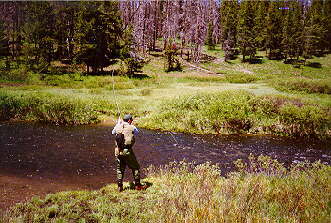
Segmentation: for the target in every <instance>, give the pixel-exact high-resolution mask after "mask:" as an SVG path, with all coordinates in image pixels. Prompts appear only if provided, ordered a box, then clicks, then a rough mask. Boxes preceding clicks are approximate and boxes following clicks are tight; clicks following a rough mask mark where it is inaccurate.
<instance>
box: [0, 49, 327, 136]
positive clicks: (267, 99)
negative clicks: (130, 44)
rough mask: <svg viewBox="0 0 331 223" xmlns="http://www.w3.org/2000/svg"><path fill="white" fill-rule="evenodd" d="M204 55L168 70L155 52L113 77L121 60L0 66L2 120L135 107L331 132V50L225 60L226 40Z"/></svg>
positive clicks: (73, 116)
mask: <svg viewBox="0 0 331 223" xmlns="http://www.w3.org/2000/svg"><path fill="white" fill-rule="evenodd" d="M203 53H205V54H206V55H209V57H210V58H212V59H208V60H206V61H202V62H201V63H199V64H193V63H192V62H190V61H189V62H188V61H185V60H183V59H180V60H181V62H182V63H183V71H181V72H179V71H176V72H170V73H167V72H165V71H164V63H165V58H164V56H163V53H162V52H151V54H150V55H146V57H147V59H148V61H149V63H148V64H146V66H145V67H144V68H143V74H140V75H138V76H137V77H135V78H129V77H125V76H117V75H115V76H113V75H112V74H117V73H116V69H117V68H118V66H119V65H118V64H115V65H113V66H110V67H108V68H107V69H106V70H107V72H108V73H107V72H106V73H104V74H103V75H100V76H93V75H84V74H82V73H79V71H77V72H76V73H74V72H73V73H65V74H60V73H59V72H55V73H49V74H36V73H31V72H27V70H26V69H25V68H24V66H23V65H22V66H21V67H20V66H19V67H18V68H17V69H16V70H12V71H6V72H9V73H6V72H5V73H3V72H2V73H1V72H0V109H1V111H0V118H1V119H2V120H11V119H15V120H32V121H42V122H49V123H56V124H89V123H95V122H99V121H100V120H102V119H104V118H106V117H108V118H109V117H111V118H114V119H116V116H117V115H118V114H119V113H121V114H124V113H131V114H133V115H134V116H135V118H136V121H137V125H139V126H140V127H145V128H152V129H162V130H165V131H181V132H190V133H249V134H260V133H262V134H264V133H267V134H269V133H272V134H282V135H290V136H314V137H315V136H318V137H325V136H330V116H331V113H330V110H331V94H330V89H331V84H330V74H331V55H326V56H325V57H320V58H317V57H314V58H313V59H311V63H316V64H320V65H321V66H319V67H311V66H301V67H300V68H295V67H293V66H292V65H291V64H284V63H283V61H274V60H268V59H267V58H266V57H265V55H264V52H258V54H259V55H258V56H261V57H262V60H261V63H260V64H249V63H242V62H241V57H240V56H239V57H237V58H236V59H234V60H231V61H229V62H224V58H223V56H224V54H223V51H222V50H221V48H220V46H217V47H216V49H215V50H207V49H204V52H203ZM307 64H308V63H307ZM113 71H114V72H113ZM238 90H243V91H238ZM224 91H227V92H225V93H222V92H224Z"/></svg>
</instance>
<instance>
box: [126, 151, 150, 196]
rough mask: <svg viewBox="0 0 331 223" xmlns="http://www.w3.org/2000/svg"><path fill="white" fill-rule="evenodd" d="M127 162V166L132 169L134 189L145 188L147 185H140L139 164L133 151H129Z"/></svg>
mask: <svg viewBox="0 0 331 223" xmlns="http://www.w3.org/2000/svg"><path fill="white" fill-rule="evenodd" d="M127 164H128V166H129V168H130V169H131V170H132V174H133V178H134V184H135V189H136V190H145V189H146V188H147V187H146V186H142V185H141V183H140V165H139V163H138V161H137V158H136V156H135V154H134V152H133V151H131V152H130V155H129V156H128V159H127Z"/></svg>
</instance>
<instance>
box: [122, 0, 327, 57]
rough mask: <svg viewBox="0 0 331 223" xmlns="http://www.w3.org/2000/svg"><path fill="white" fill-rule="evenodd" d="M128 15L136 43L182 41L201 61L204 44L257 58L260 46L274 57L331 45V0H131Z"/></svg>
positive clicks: (150, 45)
mask: <svg viewBox="0 0 331 223" xmlns="http://www.w3.org/2000/svg"><path fill="white" fill-rule="evenodd" d="M120 5H121V12H122V18H123V21H124V23H125V24H131V25H132V27H133V36H134V40H135V44H136V47H137V48H139V49H141V50H155V42H156V41H157V40H158V39H159V38H162V39H163V40H164V49H166V48H167V44H169V42H174V41H176V43H177V45H176V47H177V48H179V49H180V50H184V49H187V50H188V51H189V52H190V55H191V57H192V58H189V59H193V60H196V61H198V60H199V58H200V56H201V51H202V46H204V45H205V44H207V45H208V47H209V49H212V48H213V47H215V44H222V48H223V50H224V51H225V59H226V60H229V59H232V58H233V57H234V56H235V55H236V54H238V53H241V54H242V55H243V60H244V61H245V60H247V57H248V60H250V61H252V60H254V57H255V55H256V52H257V51H258V50H265V51H266V52H267V55H268V57H269V58H270V59H288V58H290V59H291V58H299V57H301V56H302V57H304V58H311V56H313V55H316V56H321V55H323V54H324V53H326V52H328V51H330V50H331V1H329V0H312V1H310V0H288V1H286V0H280V1H260V0H242V1H239V0H223V1H218V0H198V1H197V0H181V1H173V0H145V1H140V0H128V1H123V2H121V4H120Z"/></svg>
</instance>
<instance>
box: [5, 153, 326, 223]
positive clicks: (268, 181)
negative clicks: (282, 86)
mask: <svg viewBox="0 0 331 223" xmlns="http://www.w3.org/2000/svg"><path fill="white" fill-rule="evenodd" d="M237 166H238V167H239V168H240V169H239V170H238V171H237V172H233V173H231V174H230V175H229V176H228V177H221V176H220V169H219V168H218V166H217V165H212V164H210V163H205V164H200V165H193V164H190V163H185V162H179V163H171V164H169V165H166V166H163V167H150V168H148V170H147V174H148V178H147V179H145V180H146V181H147V182H149V183H150V184H151V185H152V186H151V187H149V188H148V189H147V191H145V192H141V191H140V192H136V191H132V190H128V187H127V188H126V190H125V191H124V192H122V193H118V192H117V191H116V185H108V186H106V187H104V188H102V189H100V190H97V191H71V192H60V193H57V194H50V195H47V196H46V197H45V198H44V199H41V198H38V197H35V198H33V199H32V200H31V201H29V202H26V203H22V204H17V205H16V206H14V207H12V208H11V209H10V210H9V211H8V212H7V213H6V216H5V219H4V220H5V221H8V222H169V223H170V222H293V223H294V222H307V223H310V222H328V220H329V219H330V217H331V177H330V176H331V167H330V166H327V165H323V164H320V163H313V164H309V163H304V164H297V165H294V166H292V167H291V168H290V169H289V170H286V169H285V168H284V167H283V165H282V164H280V163H279V162H277V161H275V160H272V159H270V158H269V157H264V156H260V157H250V162H248V163H244V162H242V161H237ZM126 185H128V184H126Z"/></svg>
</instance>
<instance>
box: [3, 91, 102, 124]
mask: <svg viewBox="0 0 331 223" xmlns="http://www.w3.org/2000/svg"><path fill="white" fill-rule="evenodd" d="M99 108H100V107H99V106H98V104H97V103H94V102H93V101H91V100H83V99H79V98H70V97H65V96H59V95H53V94H47V93H36V92H24V93H22V92H21V93H20V92H14V91H6V90H0V119H2V120H9V119H19V120H29V121H40V122H49V123H55V124H88V123H95V122H98V121H100V115H101V114H100V113H101V112H102V111H100V109H99Z"/></svg>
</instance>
